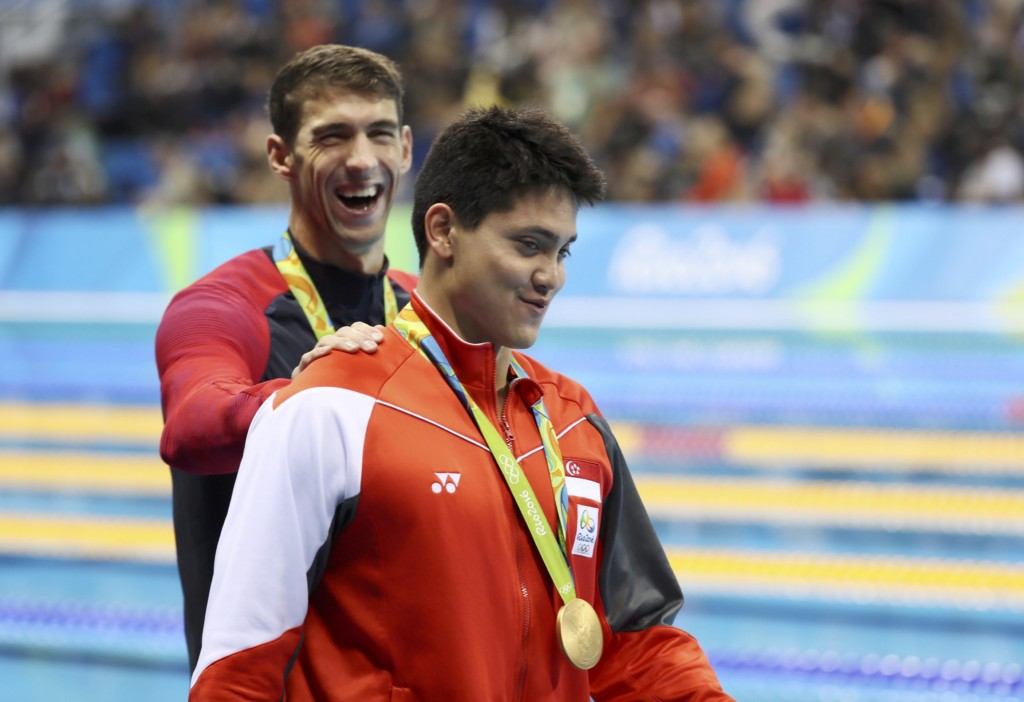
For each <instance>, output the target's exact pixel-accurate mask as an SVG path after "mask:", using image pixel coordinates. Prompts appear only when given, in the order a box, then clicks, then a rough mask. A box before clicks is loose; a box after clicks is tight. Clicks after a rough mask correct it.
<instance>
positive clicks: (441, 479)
mask: <svg viewBox="0 0 1024 702" xmlns="http://www.w3.org/2000/svg"><path fill="white" fill-rule="evenodd" d="M434 475H436V476H437V480H436V481H435V482H433V483H431V485H430V489H431V490H433V491H434V494H435V495H440V494H441V491H442V490H444V491H445V492H447V493H449V494H451V493H453V492H455V491H456V490H457V489H458V487H459V481H460V480H462V473H434Z"/></svg>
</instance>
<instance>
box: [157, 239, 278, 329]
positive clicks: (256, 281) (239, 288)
mask: <svg viewBox="0 0 1024 702" xmlns="http://www.w3.org/2000/svg"><path fill="white" fill-rule="evenodd" d="M287 290H288V285H287V283H285V281H284V278H282V277H281V275H280V273H278V271H277V267H276V266H275V265H274V262H273V261H272V260H271V259H270V257H269V256H268V255H267V253H266V251H264V250H263V249H253V250H252V251H247V252H246V253H244V254H240V255H238V256H235V257H234V258H232V259H230V260H228V261H226V262H224V263H222V264H220V265H219V266H217V267H216V268H214V269H213V270H211V271H210V272H209V273H207V274H206V275H204V276H203V277H201V278H199V279H198V280H197V281H195V282H194V283H192V284H191V285H189V286H188V287H185V288H183V289H182V290H180V291H179V292H178V293H177V294H175V296H174V297H173V298H172V299H171V302H170V304H169V305H168V306H167V311H166V313H165V314H164V317H165V320H166V318H167V317H174V316H175V315H176V314H182V313H185V314H192V313H193V312H194V310H195V309H196V308H201V309H203V310H219V309H223V310H224V311H226V312H231V313H234V314H238V313H244V311H245V310H246V309H253V310H257V311H260V312H261V311H262V310H263V309H264V308H265V307H266V305H267V304H269V303H270V301H271V300H273V299H274V298H275V297H276V296H278V295H280V294H282V293H284V292H287Z"/></svg>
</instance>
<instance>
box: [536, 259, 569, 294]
mask: <svg viewBox="0 0 1024 702" xmlns="http://www.w3.org/2000/svg"><path fill="white" fill-rule="evenodd" d="M542 258H543V260H542V261H541V262H540V264H539V265H538V266H537V268H536V270H534V272H533V285H534V287H536V288H537V289H538V290H540V291H542V292H544V293H545V294H546V293H549V292H552V293H556V292H558V291H559V290H561V289H562V285H563V284H564V283H565V268H564V267H563V265H562V261H561V260H560V259H559V257H558V254H553V255H551V256H543V257H542Z"/></svg>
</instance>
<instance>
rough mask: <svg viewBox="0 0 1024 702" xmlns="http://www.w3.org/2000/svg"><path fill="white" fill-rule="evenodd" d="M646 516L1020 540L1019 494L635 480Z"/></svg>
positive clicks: (1023, 496)
mask: <svg viewBox="0 0 1024 702" xmlns="http://www.w3.org/2000/svg"><path fill="white" fill-rule="evenodd" d="M636 483H637V488H638V489H639V491H640V496H641V498H642V499H643V501H644V504H645V505H646V506H647V509H648V510H649V511H650V512H651V514H652V516H657V517H663V518H668V519H672V518H686V519H688V520H705V521H717V522H722V521H726V522H736V521H743V522H751V523H758V524H763V523H769V524H771V523H778V524H813V525H815V526H823V525H826V526H827V525H837V526H849V527H855V528H884V529H920V530H927V531H937V532H959V533H977V534H1016V535H1019V534H1024V491H1022V490H1010V489H994V488H975V487H951V486H934V485H929V486H921V485H911V484H907V483H897V484H892V483H885V484H877V483H868V482H854V481H848V482H847V481H843V482H835V481H806V480H800V481H783V480H754V479H749V478H747V479H742V480H740V479H734V478H729V479H725V478H656V477H652V476H637V478H636Z"/></svg>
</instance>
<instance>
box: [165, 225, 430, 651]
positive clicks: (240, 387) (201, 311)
mask: <svg viewBox="0 0 1024 702" xmlns="http://www.w3.org/2000/svg"><path fill="white" fill-rule="evenodd" d="M271 250H272V247H267V248H264V249H254V250H252V251H249V252H247V253H243V254H241V255H239V256H236V257H234V258H232V259H231V260H229V261H227V262H226V263H223V264H221V265H220V266H218V267H217V268H215V269H214V270H212V271H210V272H209V273H207V274H206V275H204V276H203V277H202V278H200V279H199V280H197V281H196V282H195V283H193V284H192V285H190V286H188V287H187V288H185V289H184V290H182V291H181V292H179V293H178V294H177V295H175V296H174V299H173V300H172V301H171V304H170V305H168V307H167V311H166V312H165V313H164V316H163V319H162V320H161V322H160V327H159V329H158V330H157V335H156V362H157V369H158V370H159V372H160V395H161V400H162V403H163V411H164V431H163V435H162V437H161V440H160V455H161V457H162V458H163V459H164V460H165V461H166V462H167V463H168V464H169V465H170V466H171V484H172V491H173V506H174V540H175V544H176V546H177V554H178V573H179V575H180V577H181V588H182V593H183V595H184V605H185V640H186V644H187V646H188V657H189V666H190V668H195V664H196V662H197V660H198V658H199V645H200V642H201V640H202V632H203V619H204V617H205V615H206V598H207V595H208V594H209V591H210V579H211V578H212V577H213V559H214V552H215V550H216V547H217V537H218V536H219V534H220V530H221V526H222V525H223V524H224V516H225V515H226V514H227V511H228V502H229V501H230V499H231V491H232V489H233V487H234V484H235V472H236V471H237V470H238V464H239V462H240V461H241V460H242V447H243V446H244V445H245V435H246V433H247V432H248V431H249V425H250V424H251V423H252V418H253V417H254V416H255V415H256V411H257V410H258V409H259V408H260V405H262V404H263V402H264V400H266V399H267V398H268V397H270V396H271V395H272V394H273V393H274V392H275V391H277V390H280V389H281V388H283V387H285V386H287V385H288V383H290V382H291V374H292V369H293V368H294V367H295V366H296V365H298V363H299V359H300V358H301V357H302V354H304V353H305V352H307V351H309V350H310V349H311V348H313V346H314V345H315V344H316V335H315V334H314V333H313V330H312V329H311V328H310V326H309V322H308V321H307V319H306V315H305V313H304V312H303V310H302V308H301V307H300V306H299V303H298V302H296V300H295V297H294V296H293V295H292V294H291V292H290V290H289V288H288V284H287V283H286V282H285V281H284V278H283V277H281V273H280V272H279V271H278V269H277V266H276V265H275V264H274V260H273V256H272V254H271ZM296 250H297V251H298V253H299V257H300V258H301V259H302V261H303V264H304V265H305V267H306V270H307V271H308V272H309V275H310V277H311V279H312V280H313V282H314V284H315V285H316V288H317V292H319V293H320V295H321V296H322V299H323V302H324V305H325V306H326V308H327V310H328V312H329V314H330V318H331V320H332V321H333V322H334V323H335V324H337V325H338V326H344V325H350V324H352V323H354V322H356V321H363V322H366V323H368V324H383V323H384V321H385V320H384V301H383V288H382V285H383V284H384V275H387V277H388V279H390V281H391V282H392V283H393V289H394V292H395V297H396V300H397V301H398V305H399V307H401V306H402V305H404V304H405V303H406V302H407V301H408V299H409V292H410V291H411V290H412V289H413V287H414V286H415V284H416V277H415V276H413V275H411V274H409V273H403V272H401V271H396V270H393V269H388V270H387V271H386V273H384V272H382V273H379V274H376V275H361V274H357V273H352V272H349V271H344V270H342V269H340V268H336V267H334V266H331V265H329V264H326V263H322V262H319V261H316V260H314V259H312V258H310V257H309V256H308V255H307V254H306V253H305V252H304V251H303V250H302V248H301V247H300V246H298V245H297V244H296Z"/></svg>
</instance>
